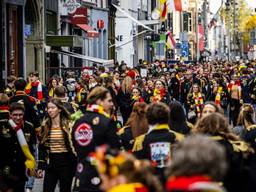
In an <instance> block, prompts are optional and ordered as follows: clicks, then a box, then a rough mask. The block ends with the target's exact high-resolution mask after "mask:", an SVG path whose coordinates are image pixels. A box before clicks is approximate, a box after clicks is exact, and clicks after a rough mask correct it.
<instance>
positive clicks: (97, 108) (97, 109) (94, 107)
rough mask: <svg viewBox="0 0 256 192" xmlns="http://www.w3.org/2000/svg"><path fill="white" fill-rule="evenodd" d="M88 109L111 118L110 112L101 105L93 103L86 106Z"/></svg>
mask: <svg viewBox="0 0 256 192" xmlns="http://www.w3.org/2000/svg"><path fill="white" fill-rule="evenodd" d="M86 111H90V112H94V113H99V114H101V115H104V116H106V117H108V118H110V114H108V113H107V112H105V111H104V109H103V107H102V106H100V105H96V104H92V105H88V106H87V108H86Z"/></svg>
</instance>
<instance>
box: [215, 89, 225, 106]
mask: <svg viewBox="0 0 256 192" xmlns="http://www.w3.org/2000/svg"><path fill="white" fill-rule="evenodd" d="M222 92H223V88H222V87H221V86H219V87H218V90H217V94H216V97H215V103H216V105H217V106H220V100H221V94H222Z"/></svg>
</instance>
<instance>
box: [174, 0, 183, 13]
mask: <svg viewBox="0 0 256 192" xmlns="http://www.w3.org/2000/svg"><path fill="white" fill-rule="evenodd" d="M174 6H175V10H176V11H180V12H181V11H182V0H174Z"/></svg>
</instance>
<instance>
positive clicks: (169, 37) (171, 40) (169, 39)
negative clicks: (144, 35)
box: [166, 31, 176, 49]
mask: <svg viewBox="0 0 256 192" xmlns="http://www.w3.org/2000/svg"><path fill="white" fill-rule="evenodd" d="M166 35H167V40H166V46H167V48H168V49H175V47H176V43H175V40H174V38H173V36H172V33H171V32H170V31H168V32H167V33H166Z"/></svg>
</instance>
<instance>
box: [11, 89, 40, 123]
mask: <svg viewBox="0 0 256 192" xmlns="http://www.w3.org/2000/svg"><path fill="white" fill-rule="evenodd" d="M18 101H22V102H23V103H24V107H25V113H24V119H25V120H26V121H28V122H31V123H32V124H33V125H34V127H35V128H38V127H40V121H39V117H38V115H37V113H36V100H35V98H34V97H32V96H28V95H27V94H26V93H25V92H24V91H16V93H15V95H14V96H13V97H11V98H10V103H13V102H18Z"/></svg>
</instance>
